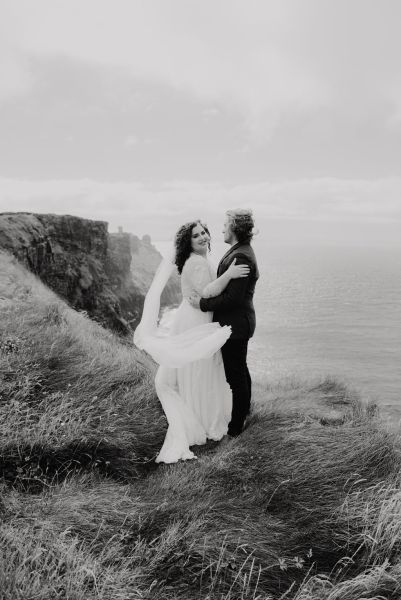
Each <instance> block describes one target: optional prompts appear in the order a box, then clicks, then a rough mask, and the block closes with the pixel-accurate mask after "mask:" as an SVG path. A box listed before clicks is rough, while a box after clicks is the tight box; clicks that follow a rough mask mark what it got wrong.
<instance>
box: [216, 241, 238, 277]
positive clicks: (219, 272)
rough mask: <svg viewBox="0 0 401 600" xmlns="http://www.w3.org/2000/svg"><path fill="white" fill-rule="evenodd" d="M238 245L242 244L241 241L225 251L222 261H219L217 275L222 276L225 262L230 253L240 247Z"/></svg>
mask: <svg viewBox="0 0 401 600" xmlns="http://www.w3.org/2000/svg"><path fill="white" fill-rule="evenodd" d="M238 246H241V244H240V242H237V243H236V244H234V246H231V248H230V249H229V250H227V252H226V253H225V255H224V256H223V258H222V259H221V261H220V262H219V266H218V268H217V276H218V277H220V275H221V270H222V268H223V265H224V262H225V260H226V259H227V258H228V257H229V256H230V254H231V253H232V252H234V250H236V249H237V248H238Z"/></svg>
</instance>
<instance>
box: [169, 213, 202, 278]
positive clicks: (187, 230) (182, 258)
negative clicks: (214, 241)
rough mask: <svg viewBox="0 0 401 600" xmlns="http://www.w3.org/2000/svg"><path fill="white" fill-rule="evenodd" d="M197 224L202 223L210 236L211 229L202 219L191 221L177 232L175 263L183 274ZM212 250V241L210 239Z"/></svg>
mask: <svg viewBox="0 0 401 600" xmlns="http://www.w3.org/2000/svg"><path fill="white" fill-rule="evenodd" d="M197 225H201V226H202V227H203V229H204V230H205V231H206V233H207V234H208V236H209V238H210V231H209V229H208V227H207V225H206V224H205V223H202V221H201V220H200V219H197V220H196V221H190V222H189V223H185V224H184V225H182V226H181V227H180V228H179V230H178V231H177V233H176V234H175V261H174V262H175V264H176V265H177V268H178V272H179V273H180V274H181V273H182V270H183V268H184V265H185V263H186V262H187V260H188V258H189V257H190V254H191V252H192V243H191V240H192V230H193V228H194V227H196V226H197ZM209 251H210V241H209Z"/></svg>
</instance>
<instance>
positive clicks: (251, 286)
mask: <svg viewBox="0 0 401 600" xmlns="http://www.w3.org/2000/svg"><path fill="white" fill-rule="evenodd" d="M253 228H254V221H253V217H252V211H250V210H244V209H241V208H239V209H235V210H229V211H227V213H226V220H225V222H224V229H223V234H224V241H225V242H226V243H227V244H230V246H231V248H230V250H229V251H228V252H226V254H225V255H224V256H223V258H222V259H221V261H220V264H219V267H218V270H217V277H220V275H222V274H223V273H224V272H225V271H227V269H228V267H229V266H230V264H231V263H232V262H233V260H234V259H236V264H237V265H248V266H249V268H250V271H249V275H248V277H244V278H240V279H232V280H231V281H230V283H229V284H228V286H227V287H226V289H225V290H224V291H223V292H222V293H221V294H220V295H219V296H216V297H215V298H200V296H197V295H195V294H194V295H192V296H191V297H190V298H189V301H190V303H191V304H192V306H194V307H195V308H200V309H201V310H202V311H203V312H207V311H213V313H214V315H213V321H218V322H219V323H220V325H231V336H230V338H229V339H228V340H227V342H226V343H225V344H224V346H223V347H222V349H221V352H222V355H223V362H224V370H225V374H226V379H227V382H228V384H229V386H230V388H231V391H232V397H233V407H232V413H231V421H230V423H229V424H228V432H227V433H228V435H229V436H231V437H236V436H238V435H240V433H241V431H242V429H243V426H244V421H245V418H246V416H247V415H248V413H249V409H250V404H251V386H252V382H251V377H250V374H249V370H248V366H247V363H246V356H247V351H248V341H249V338H251V337H252V336H253V333H254V331H255V325H256V321H255V309H254V307H253V294H254V292H255V286H256V281H257V280H258V278H259V271H258V265H257V262H256V257H255V254H254V251H253V249H252V247H251V244H250V243H251V240H252V237H253V233H252V230H253Z"/></svg>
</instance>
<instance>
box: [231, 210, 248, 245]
mask: <svg viewBox="0 0 401 600" xmlns="http://www.w3.org/2000/svg"><path fill="white" fill-rule="evenodd" d="M226 215H227V216H228V218H229V220H230V227H231V231H232V232H233V234H234V235H235V237H236V238H237V240H238V241H239V242H241V243H244V242H250V241H251V240H252V238H253V233H254V232H253V229H254V227H255V222H254V220H253V214H252V211H251V210H248V209H246V208H234V209H233V210H228V211H227V212H226Z"/></svg>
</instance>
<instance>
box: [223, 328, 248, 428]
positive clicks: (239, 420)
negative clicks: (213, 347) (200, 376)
mask: <svg viewBox="0 0 401 600" xmlns="http://www.w3.org/2000/svg"><path fill="white" fill-rule="evenodd" d="M248 341H249V340H247V339H240V340H231V339H229V340H227V342H226V343H225V344H224V346H223V347H222V348H221V353H222V356H223V363H224V371H225V374H226V379H227V383H228V385H229V386H230V388H231V391H232V396H233V407H232V413H231V421H230V423H229V424H228V435H232V436H237V435H239V434H240V433H241V431H242V427H243V425H244V421H245V418H246V416H247V415H248V413H249V410H250V406H251V395H252V381H251V376H250V374H249V370H248V365H247V363H246V356H247V352H248Z"/></svg>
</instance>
